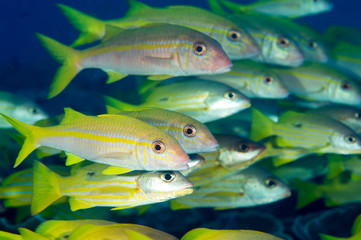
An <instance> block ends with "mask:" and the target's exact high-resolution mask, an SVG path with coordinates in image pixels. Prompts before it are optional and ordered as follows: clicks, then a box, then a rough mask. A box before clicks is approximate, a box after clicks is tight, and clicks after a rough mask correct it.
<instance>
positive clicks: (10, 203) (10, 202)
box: [0, 197, 31, 239]
mask: <svg viewBox="0 0 361 240" xmlns="http://www.w3.org/2000/svg"><path fill="white" fill-rule="evenodd" d="M22 199H24V197H22ZM30 204H31V197H29V200H28V201H25V199H24V200H18V199H16V198H11V199H6V200H5V201H4V206H5V207H21V206H29V205H30ZM0 239H1V238H0Z"/></svg>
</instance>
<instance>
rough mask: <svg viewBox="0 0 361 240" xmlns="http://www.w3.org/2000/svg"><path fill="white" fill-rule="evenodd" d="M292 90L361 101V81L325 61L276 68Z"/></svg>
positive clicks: (349, 101)
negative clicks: (295, 66) (323, 62)
mask: <svg viewBox="0 0 361 240" xmlns="http://www.w3.org/2000/svg"><path fill="white" fill-rule="evenodd" d="M272 70H274V71H275V72H276V73H277V74H278V75H279V76H280V78H281V80H282V82H283V83H284V84H285V86H286V87H287V88H288V89H289V90H290V92H291V94H293V95H295V96H296V97H299V98H302V99H306V100H312V101H326V102H332V103H340V104H347V105H354V106H358V105H360V104H361V85H360V83H359V81H358V80H357V79H355V78H353V77H351V76H348V75H347V74H344V73H343V72H340V71H338V70H337V69H333V68H332V67H329V66H327V65H325V64H321V63H311V62H310V63H307V64H305V65H303V66H301V67H297V68H272Z"/></svg>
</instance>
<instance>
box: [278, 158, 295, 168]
mask: <svg viewBox="0 0 361 240" xmlns="http://www.w3.org/2000/svg"><path fill="white" fill-rule="evenodd" d="M294 160H296V159H294V158H284V157H282V156H279V157H274V158H272V163H273V166H275V167H278V166H281V165H284V164H286V163H290V162H292V161H294Z"/></svg>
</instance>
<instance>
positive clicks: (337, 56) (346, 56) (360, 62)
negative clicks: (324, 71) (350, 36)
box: [330, 42, 361, 78]
mask: <svg viewBox="0 0 361 240" xmlns="http://www.w3.org/2000/svg"><path fill="white" fill-rule="evenodd" d="M331 55H332V61H331V63H330V64H331V65H333V66H336V67H338V68H341V69H344V70H346V71H349V72H351V73H354V74H356V75H357V76H358V77H359V78H361V46H359V45H353V44H350V43H347V42H338V44H337V45H336V46H335V47H334V48H332V49H331Z"/></svg>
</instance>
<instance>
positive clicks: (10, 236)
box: [0, 231, 23, 240]
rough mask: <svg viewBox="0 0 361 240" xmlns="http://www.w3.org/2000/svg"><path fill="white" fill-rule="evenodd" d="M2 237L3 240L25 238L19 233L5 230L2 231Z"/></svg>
mask: <svg viewBox="0 0 361 240" xmlns="http://www.w3.org/2000/svg"><path fill="white" fill-rule="evenodd" d="M0 239H1V240H23V238H22V237H21V236H20V235H18V234H14V233H8V232H3V231H0Z"/></svg>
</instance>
